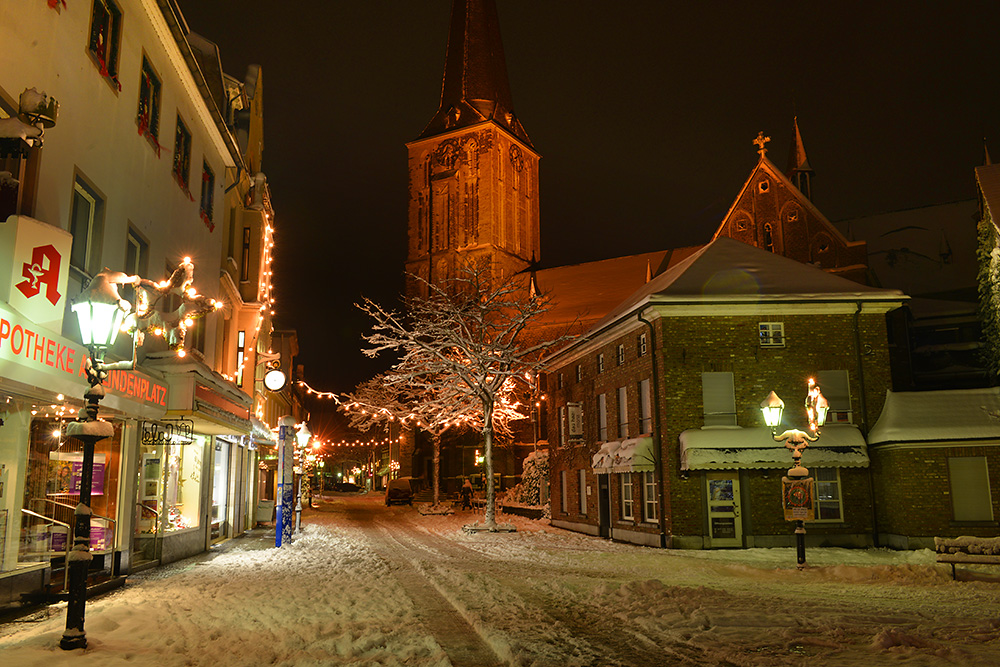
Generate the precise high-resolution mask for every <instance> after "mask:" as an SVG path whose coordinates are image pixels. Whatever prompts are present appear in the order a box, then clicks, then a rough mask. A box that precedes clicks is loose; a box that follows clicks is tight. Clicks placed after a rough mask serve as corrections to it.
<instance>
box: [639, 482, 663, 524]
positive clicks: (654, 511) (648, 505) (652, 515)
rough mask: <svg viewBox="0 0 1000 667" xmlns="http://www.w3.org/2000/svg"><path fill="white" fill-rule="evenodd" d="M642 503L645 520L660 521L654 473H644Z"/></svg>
mask: <svg viewBox="0 0 1000 667" xmlns="http://www.w3.org/2000/svg"><path fill="white" fill-rule="evenodd" d="M642 501H643V503H642V518H643V520H644V521H658V520H659V518H660V513H659V508H660V503H659V495H657V493H656V475H654V474H653V472H652V471H648V472H644V473H642Z"/></svg>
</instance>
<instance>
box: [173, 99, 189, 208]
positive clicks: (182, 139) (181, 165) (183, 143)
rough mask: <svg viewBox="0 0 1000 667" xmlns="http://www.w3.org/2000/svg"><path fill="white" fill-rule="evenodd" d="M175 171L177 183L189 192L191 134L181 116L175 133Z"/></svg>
mask: <svg viewBox="0 0 1000 667" xmlns="http://www.w3.org/2000/svg"><path fill="white" fill-rule="evenodd" d="M173 171H174V178H175V179H177V183H178V184H180V186H181V187H182V188H184V191H185V192H188V176H190V174H191V132H190V130H188V129H187V127H186V126H185V125H184V121H182V120H181V118H180V116H178V117H177V131H176V132H175V133H174V167H173ZM189 194H190V193H189Z"/></svg>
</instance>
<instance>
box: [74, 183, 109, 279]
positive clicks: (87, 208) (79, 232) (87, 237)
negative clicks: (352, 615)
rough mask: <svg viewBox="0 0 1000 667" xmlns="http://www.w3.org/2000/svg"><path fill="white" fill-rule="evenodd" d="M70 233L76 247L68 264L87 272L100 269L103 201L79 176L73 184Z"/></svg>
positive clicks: (92, 273)
mask: <svg viewBox="0 0 1000 667" xmlns="http://www.w3.org/2000/svg"><path fill="white" fill-rule="evenodd" d="M69 233H70V234H72V235H73V247H72V250H71V251H70V258H69V263H70V266H74V267H76V268H77V269H79V270H80V271H83V272H84V273H86V274H88V275H94V274H96V273H97V272H98V271H100V270H101V241H102V237H103V233H104V200H103V199H102V198H101V197H100V196H99V195H98V194H97V192H96V191H95V190H94V189H93V188H91V187H89V186H88V185H87V184H86V183H84V182H83V181H82V180H81V179H80V178H79V177H77V179H76V182H75V183H74V184H73V210H72V212H71V214H70V220H69Z"/></svg>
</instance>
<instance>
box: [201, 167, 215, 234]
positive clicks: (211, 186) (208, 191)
mask: <svg viewBox="0 0 1000 667" xmlns="http://www.w3.org/2000/svg"><path fill="white" fill-rule="evenodd" d="M214 198H215V174H214V173H212V169H211V168H210V167H209V166H208V163H207V162H203V163H202V165H201V210H200V212H201V219H202V221H204V223H205V225H206V226H207V227H208V231H210V232H211V231H215V223H214V222H212V200H213V199H214Z"/></svg>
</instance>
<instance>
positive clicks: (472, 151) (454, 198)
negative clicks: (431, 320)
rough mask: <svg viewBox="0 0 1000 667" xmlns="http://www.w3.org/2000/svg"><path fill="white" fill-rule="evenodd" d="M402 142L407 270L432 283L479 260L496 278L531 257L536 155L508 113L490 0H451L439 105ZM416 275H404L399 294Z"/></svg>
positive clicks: (415, 284) (534, 256)
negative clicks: (406, 173) (423, 124)
mask: <svg viewBox="0 0 1000 667" xmlns="http://www.w3.org/2000/svg"><path fill="white" fill-rule="evenodd" d="M407 150H408V154H409V208H408V225H407V227H408V235H409V242H408V245H407V256H406V271H407V273H409V274H412V275H415V276H419V277H420V278H423V279H424V280H426V281H428V282H430V283H434V284H440V283H441V282H442V281H445V280H447V279H449V278H452V277H454V276H455V275H457V272H458V270H459V268H460V267H461V266H463V265H464V264H466V263H480V262H488V263H489V265H490V267H491V270H492V273H493V277H494V279H498V280H504V279H506V278H508V277H509V276H511V275H513V274H515V273H517V272H519V271H522V270H524V269H525V268H527V267H529V266H530V265H531V264H532V263H533V262H534V261H537V260H538V259H539V228H538V160H539V157H540V156H539V155H538V153H536V152H535V150H534V148H533V147H532V145H531V140H530V139H529V138H528V135H527V133H526V132H525V131H524V127H523V126H522V125H521V121H520V120H519V119H518V117H517V115H516V114H515V113H514V105H513V102H512V99H511V94H510V83H509V81H508V79H507V65H506V62H505V61H504V54H503V45H502V43H501V40H500V22H499V19H498V18H497V9H496V4H495V1H494V0H455V2H454V4H453V6H452V11H451V30H450V33H449V36H448V51H447V55H446V57H445V67H444V81H443V84H442V87H441V105H440V107H439V108H438V111H437V113H436V114H434V117H433V118H431V121H430V122H429V123H428V124H427V127H426V128H424V131H423V132H422V133H421V134H420V136H419V137H417V139H416V140H414V141H412V142H410V143H408V144H407ZM420 285H421V283H419V281H414V280H413V279H412V278H408V279H407V285H406V293H407V295H409V296H415V295H424V294H425V293H426V287H424V288H423V289H420Z"/></svg>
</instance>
